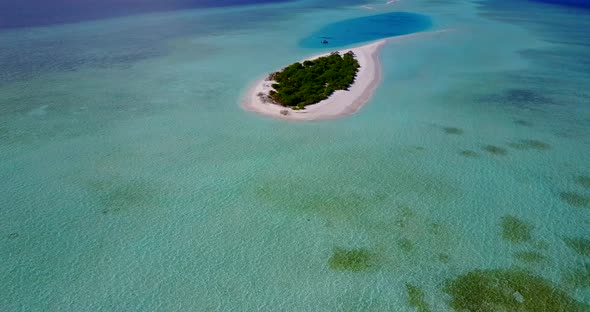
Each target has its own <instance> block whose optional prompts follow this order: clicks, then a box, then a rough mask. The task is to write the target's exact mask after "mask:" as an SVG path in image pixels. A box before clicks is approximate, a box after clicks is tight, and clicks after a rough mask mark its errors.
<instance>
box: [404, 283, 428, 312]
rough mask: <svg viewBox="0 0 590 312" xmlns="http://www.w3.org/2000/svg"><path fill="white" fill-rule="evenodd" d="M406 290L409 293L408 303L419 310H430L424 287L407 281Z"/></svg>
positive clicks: (419, 311) (426, 311)
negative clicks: (425, 298)
mask: <svg viewBox="0 0 590 312" xmlns="http://www.w3.org/2000/svg"><path fill="white" fill-rule="evenodd" d="M406 292H407V293H408V304H409V305H410V306H411V307H413V308H415V309H416V310H417V311H418V312H430V308H429V307H428V303H426V300H424V290H422V288H420V287H418V286H415V285H412V284H410V283H406Z"/></svg>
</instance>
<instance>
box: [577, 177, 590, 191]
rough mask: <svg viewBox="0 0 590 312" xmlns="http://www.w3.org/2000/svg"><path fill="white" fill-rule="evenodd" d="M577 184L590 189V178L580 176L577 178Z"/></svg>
mask: <svg viewBox="0 0 590 312" xmlns="http://www.w3.org/2000/svg"><path fill="white" fill-rule="evenodd" d="M576 183H578V184H579V185H581V186H583V187H585V188H587V189H590V177H589V176H587V175H580V176H577V177H576Z"/></svg>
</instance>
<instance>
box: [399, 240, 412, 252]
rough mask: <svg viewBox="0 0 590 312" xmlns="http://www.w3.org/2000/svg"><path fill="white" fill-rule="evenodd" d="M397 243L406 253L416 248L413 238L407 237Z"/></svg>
mask: <svg viewBox="0 0 590 312" xmlns="http://www.w3.org/2000/svg"><path fill="white" fill-rule="evenodd" d="M397 245H398V246H399V248H400V249H401V250H403V251H404V252H406V253H409V252H411V251H412V250H414V243H413V242H412V241H411V240H409V239H407V238H402V239H399V240H398V241H397Z"/></svg>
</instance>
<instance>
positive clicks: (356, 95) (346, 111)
mask: <svg viewBox="0 0 590 312" xmlns="http://www.w3.org/2000/svg"><path fill="white" fill-rule="evenodd" d="M452 30H454V29H441V30H436V31H428V32H420V33H414V34H408V35H403V36H396V37H391V38H385V39H380V40H377V41H373V42H371V43H368V44H365V45H361V46H357V47H353V48H348V49H341V50H338V51H335V52H338V53H340V54H343V53H346V52H348V51H352V52H353V53H354V54H355V56H356V57H355V58H356V60H357V61H358V63H359V65H360V68H359V71H358V73H357V76H356V78H355V80H354V82H353V84H352V85H351V86H350V87H349V89H348V90H336V91H334V93H333V94H332V95H330V97H329V98H327V99H325V100H323V101H320V102H318V103H315V104H311V105H307V106H305V109H303V110H294V109H291V108H289V107H284V106H281V105H279V104H275V103H271V102H269V101H264V100H263V97H261V96H260V94H268V92H269V91H270V90H272V87H271V85H272V83H273V82H272V81H269V80H267V79H268V75H267V76H265V78H261V79H259V80H257V81H256V82H254V83H253V84H252V85H251V87H250V88H248V90H247V91H246V93H245V94H244V95H243V96H242V98H241V104H242V108H244V109H245V110H247V111H251V112H254V113H257V114H259V115H263V116H266V117H271V118H276V119H283V120H293V121H312V120H325V119H335V118H341V117H345V116H348V115H352V114H354V113H356V112H358V111H359V110H360V109H361V108H362V107H363V106H364V105H365V104H367V103H368V102H369V100H370V99H371V97H372V96H373V94H374V93H375V90H376V89H377V86H378V85H379V83H380V82H381V76H382V73H381V61H380V59H379V52H380V50H381V48H382V47H383V46H385V44H386V43H388V42H389V41H390V40H400V39H404V38H412V37H416V36H420V35H428V34H431V35H432V34H440V33H444V32H447V31H452ZM330 53H331V52H329V53H323V54H319V55H315V56H312V57H309V58H307V59H305V60H301V61H300V62H304V61H306V60H313V59H317V58H319V57H322V56H326V55H329V54H330ZM285 111H286V112H287V113H286V114H284V112H285Z"/></svg>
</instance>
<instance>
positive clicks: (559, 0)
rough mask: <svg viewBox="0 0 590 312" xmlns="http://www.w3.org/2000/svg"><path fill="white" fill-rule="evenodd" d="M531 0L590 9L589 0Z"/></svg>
mask: <svg viewBox="0 0 590 312" xmlns="http://www.w3.org/2000/svg"><path fill="white" fill-rule="evenodd" d="M532 1H535V2H543V3H550V4H557V5H563V6H570V7H575V8H582V9H588V10H590V0H532Z"/></svg>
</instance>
